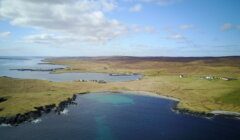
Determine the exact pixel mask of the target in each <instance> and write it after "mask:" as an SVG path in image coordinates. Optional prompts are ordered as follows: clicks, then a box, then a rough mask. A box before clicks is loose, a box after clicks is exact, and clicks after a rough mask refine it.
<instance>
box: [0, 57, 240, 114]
mask: <svg viewBox="0 0 240 140" xmlns="http://www.w3.org/2000/svg"><path fill="white" fill-rule="evenodd" d="M50 61H51V62H52V63H56V64H67V65H68V66H69V67H70V68H68V69H65V70H63V71H57V72H73V71H91V72H115V73H116V72H122V73H127V72H138V73H142V74H144V75H145V77H144V78H143V79H142V80H138V81H131V82H117V83H108V84H97V83H91V82H88V83H82V82H69V83H55V82H48V81H41V80H20V79H12V78H3V77H2V78H0V97H6V98H7V99H8V100H7V101H5V102H2V103H0V110H2V111H0V116H12V115H15V114H17V113H24V112H28V111H31V110H34V107H35V106H42V105H47V104H52V103H55V104H58V103H59V102H60V101H63V100H65V99H66V98H68V97H71V96H72V94H74V93H81V92H86V91H100V90H134V91H150V92H155V93H158V94H161V95H165V96H171V97H175V98H178V99H180V100H181V102H180V104H179V105H178V107H180V108H187V109H189V110H192V111H204V112H209V111H212V110H227V111H237V112H240V86H239V85H240V80H234V81H223V80H220V79H216V80H212V81H208V80H202V79H200V78H199V76H203V75H216V76H228V77H234V78H240V69H239V66H240V59H239V58H237V59H236V58H234V59H233V58H219V59H217V60H211V59H209V60H201V59H200V60H188V61H186V60H181V59H180V60H178V61H176V60H175V59H174V60H163V59H150V60H149V59H142V58H94V59H92V58H91V59H87V60H82V59H81V60H80V59H76V58H58V59H51V60H50ZM179 74H185V75H187V77H186V78H179Z"/></svg>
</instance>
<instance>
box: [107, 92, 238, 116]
mask: <svg viewBox="0 0 240 140" xmlns="http://www.w3.org/2000/svg"><path fill="white" fill-rule="evenodd" d="M106 92H107V91H106ZM108 92H109V91H108ZM111 92H113V93H121V94H134V95H139V96H149V97H156V98H162V99H167V100H172V101H174V102H176V104H175V105H174V106H173V107H172V109H173V111H175V112H177V113H185V114H189V115H195V116H202V117H214V116H224V117H231V118H236V117H240V113H239V112H233V111H225V110H213V111H210V112H197V111H191V110H188V109H186V108H178V107H177V104H178V103H179V102H181V100H180V99H177V98H174V97H169V96H164V95H159V94H157V93H154V92H148V91H125V90H119V91H111Z"/></svg>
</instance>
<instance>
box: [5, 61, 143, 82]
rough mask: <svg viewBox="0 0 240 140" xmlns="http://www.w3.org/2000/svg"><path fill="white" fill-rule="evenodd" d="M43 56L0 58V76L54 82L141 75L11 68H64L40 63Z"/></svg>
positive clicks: (124, 79) (130, 78)
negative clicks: (57, 72) (52, 72)
mask: <svg viewBox="0 0 240 140" xmlns="http://www.w3.org/2000/svg"><path fill="white" fill-rule="evenodd" d="M43 59H44V58H43V57H4V58H0V76H8V77H13V78H21V79H40V80H49V81H54V82H65V81H74V80H80V79H81V80H104V81H106V82H118V81H131V80H137V79H139V78H140V77H141V75H129V76H110V75H109V74H106V73H61V74H50V73H49V72H47V71H17V70H10V69H23V68H24V69H54V68H64V67H66V66H63V65H51V64H39V63H42V60H43Z"/></svg>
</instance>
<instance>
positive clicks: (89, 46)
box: [0, 0, 240, 56]
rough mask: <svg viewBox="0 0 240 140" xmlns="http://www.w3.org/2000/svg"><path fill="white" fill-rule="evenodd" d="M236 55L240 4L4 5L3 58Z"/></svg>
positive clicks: (102, 0)
mask: <svg viewBox="0 0 240 140" xmlns="http://www.w3.org/2000/svg"><path fill="white" fill-rule="evenodd" d="M233 55H234V56H239V55H240V0H0V56H233Z"/></svg>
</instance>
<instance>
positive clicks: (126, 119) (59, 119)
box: [0, 92, 240, 140]
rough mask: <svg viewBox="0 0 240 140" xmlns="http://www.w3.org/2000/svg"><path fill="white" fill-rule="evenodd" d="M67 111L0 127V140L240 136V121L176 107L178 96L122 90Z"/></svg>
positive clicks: (82, 100)
mask: <svg viewBox="0 0 240 140" xmlns="http://www.w3.org/2000/svg"><path fill="white" fill-rule="evenodd" d="M76 103H77V105H69V106H68V107H67V110H68V111H67V112H68V113H67V114H63V115H57V114H55V113H54V112H51V113H49V114H46V115H43V116H42V117H41V118H40V119H41V121H35V122H39V123H31V122H26V123H24V124H21V125H19V126H17V127H0V136H1V138H0V139H1V140H17V139H24V140H31V139H34V140H42V139H50V140H60V139H70V140H76V139H79V140H206V139H217V140H239V139H240V133H239V132H240V120H237V119H230V118H223V117H215V118H211V119H208V118H202V117H194V116H191V115H186V114H177V113H175V112H173V111H172V109H171V108H172V107H173V105H174V104H175V102H174V101H170V100H166V99H161V98H154V97H147V96H137V95H133V94H119V93H110V92H103V93H90V94H84V95H78V97H77V99H76Z"/></svg>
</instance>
